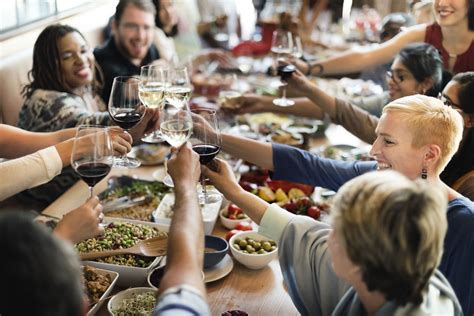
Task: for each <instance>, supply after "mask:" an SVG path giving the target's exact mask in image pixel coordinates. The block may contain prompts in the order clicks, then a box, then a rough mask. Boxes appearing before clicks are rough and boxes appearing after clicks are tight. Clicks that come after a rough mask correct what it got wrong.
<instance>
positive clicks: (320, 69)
mask: <svg viewBox="0 0 474 316" xmlns="http://www.w3.org/2000/svg"><path fill="white" fill-rule="evenodd" d="M313 67H318V72H317V73H316V74H315V75H316V76H318V75H322V74H323V72H324V67H323V65H321V64H316V65H314V66H313Z"/></svg>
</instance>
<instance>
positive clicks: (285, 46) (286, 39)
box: [271, 29, 293, 75]
mask: <svg viewBox="0 0 474 316" xmlns="http://www.w3.org/2000/svg"><path fill="white" fill-rule="evenodd" d="M292 50H293V37H292V35H291V33H290V32H288V31H284V30H281V29H278V30H275V31H274V32H273V36H272V47H271V52H272V53H273V65H274V70H276V67H277V66H278V60H279V59H282V60H284V61H286V60H287V59H288V57H289V56H290V54H291V52H292ZM273 74H274V75H275V74H276V73H273Z"/></svg>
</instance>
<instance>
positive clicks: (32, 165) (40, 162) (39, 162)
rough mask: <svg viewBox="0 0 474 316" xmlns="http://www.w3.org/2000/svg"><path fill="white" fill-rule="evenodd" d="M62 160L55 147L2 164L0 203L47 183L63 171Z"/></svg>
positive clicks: (0, 168)
mask: <svg viewBox="0 0 474 316" xmlns="http://www.w3.org/2000/svg"><path fill="white" fill-rule="evenodd" d="M62 167H63V165H62V160H61V157H60V156H59V154H58V152H57V150H56V149H55V148H54V147H48V148H45V149H42V150H40V151H38V152H36V153H34V154H31V155H28V156H25V157H22V158H17V159H14V160H9V161H6V162H2V163H0V174H1V175H2V181H0V201H1V200H4V199H6V198H8V197H10V196H12V195H14V194H17V193H19V192H21V191H23V190H26V189H29V188H32V187H35V186H38V185H40V184H43V183H46V182H48V181H49V180H51V179H52V178H54V177H55V176H57V175H58V174H59V173H61V169H62Z"/></svg>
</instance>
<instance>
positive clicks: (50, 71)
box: [22, 24, 100, 98]
mask: <svg viewBox="0 0 474 316" xmlns="http://www.w3.org/2000/svg"><path fill="white" fill-rule="evenodd" d="M73 32H75V33H77V34H79V35H80V36H81V37H82V38H83V39H84V41H85V40H86V39H85V37H84V35H82V34H81V32H79V30H77V29H76V28H74V27H72V26H69V25H62V24H54V25H50V26H48V27H46V28H45V29H44V30H43V31H42V32H41V33H40V35H39V36H38V38H37V39H36V42H35V46H34V49H33V67H32V69H31V70H30V71H29V72H28V79H29V82H30V83H29V84H27V85H25V86H24V87H23V90H22V95H23V96H24V97H26V98H29V97H31V95H32V94H33V92H34V91H35V90H36V89H45V90H54V91H59V92H68V93H71V89H70V87H68V85H67V83H66V81H65V79H64V76H63V73H62V71H61V57H60V56H59V41H60V40H61V39H62V38H63V37H64V36H66V35H67V34H69V33H73ZM94 68H96V65H95V63H94ZM95 70H96V71H94V73H98V74H99V75H100V72H99V71H97V69H95ZM92 88H93V92H94V93H98V92H99V90H100V85H99V84H98V81H97V80H96V76H95V75H94V80H93V82H92Z"/></svg>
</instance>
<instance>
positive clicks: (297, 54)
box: [291, 35, 304, 59]
mask: <svg viewBox="0 0 474 316" xmlns="http://www.w3.org/2000/svg"><path fill="white" fill-rule="evenodd" d="M303 54H304V51H303V44H302V43H301V37H299V36H297V35H295V36H294V37H293V48H292V50H291V56H292V57H293V58H297V59H300V58H301V57H303Z"/></svg>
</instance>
